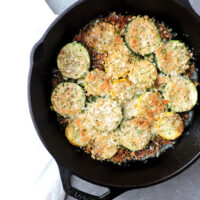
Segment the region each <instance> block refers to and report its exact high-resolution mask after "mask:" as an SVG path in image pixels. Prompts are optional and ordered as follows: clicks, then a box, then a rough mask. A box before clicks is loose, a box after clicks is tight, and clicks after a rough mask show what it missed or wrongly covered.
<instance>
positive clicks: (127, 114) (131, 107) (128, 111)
mask: <svg viewBox="0 0 200 200" xmlns="http://www.w3.org/2000/svg"><path fill="white" fill-rule="evenodd" d="M138 99H139V98H137V97H135V98H133V99H131V100H130V101H127V102H126V103H124V104H123V106H122V108H123V115H124V120H127V119H131V118H133V117H136V116H137V110H138V106H137V105H138Z"/></svg>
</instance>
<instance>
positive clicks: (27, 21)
mask: <svg viewBox="0 0 200 200" xmlns="http://www.w3.org/2000/svg"><path fill="white" fill-rule="evenodd" d="M55 17H56V15H54V14H53V12H52V11H51V10H50V9H49V7H48V6H47V4H46V3H45V1H44V0H31V1H27V0H18V1H15V0H13V1H9V0H8V1H1V7H0V27H1V28H0V69H1V71H0V72H1V75H0V87H1V90H0V91H1V97H0V113H1V115H0V118H1V119H0V126H1V139H0V158H1V164H0V184H1V188H0V191H1V192H0V199H1V200H11V199H17V200H18V199H19V200H32V199H34V200H59V199H63V195H64V193H63V191H62V187H61V185H60V180H59V174H58V170H57V166H56V164H55V163H54V161H53V160H52V159H51V156H50V155H49V154H48V152H47V151H46V150H45V148H44V147H43V145H42V144H41V142H40V140H39V138H38V136H37V134H36V131H35V129H34V127H33V124H32V121H31V118H30V114H29V109H28V101H27V80H28V71H29V65H30V52H31V49H32V46H33V45H34V44H35V43H36V42H37V41H38V40H39V39H40V37H41V36H42V34H43V33H44V32H45V30H46V29H47V27H48V26H49V24H50V23H51V22H52V21H53V20H54V18H55ZM46 169H48V170H46ZM38 180H40V181H38ZM57 184H58V187H55V185H57ZM52 192H53V193H52Z"/></svg>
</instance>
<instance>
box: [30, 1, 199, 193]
mask: <svg viewBox="0 0 200 200" xmlns="http://www.w3.org/2000/svg"><path fill="white" fill-rule="evenodd" d="M86 1H87V0H82V1H78V2H76V3H75V4H73V5H71V6H70V7H69V8H67V9H66V10H65V11H64V12H63V13H62V14H61V15H59V16H58V17H56V19H54V21H53V22H52V23H51V24H50V25H49V27H48V28H47V30H46V31H45V33H44V34H43V35H42V37H41V38H40V39H39V40H38V42H37V43H36V44H35V45H34V46H33V48H32V51H31V54H30V60H31V61H30V68H29V74H28V87H27V92H28V105H29V112H30V115H31V119H32V122H33V124H34V127H35V129H36V132H37V134H38V136H39V138H40V140H41V141H42V143H43V145H44V146H45V148H46V149H47V151H48V152H49V153H50V154H51V155H52V157H53V158H54V159H55V161H56V162H57V164H58V167H59V165H60V164H62V165H63V166H65V167H66V168H68V169H69V170H70V171H72V172H73V173H74V174H75V175H77V176H79V177H80V178H83V179H84V180H86V181H89V182H91V183H94V184H97V185H101V186H105V187H118V188H129V189H131V188H141V187H147V186H150V185H155V184H158V183H161V182H164V181H166V180H168V179H170V178H172V177H174V176H176V175H178V174H180V173H181V172H182V171H184V170H185V169H187V168H188V167H189V166H190V165H191V164H192V163H193V162H194V161H196V160H197V159H198V157H200V152H198V153H197V154H196V155H195V156H194V157H193V158H192V159H191V160H190V161H189V162H187V164H185V165H184V166H183V167H181V168H179V169H178V170H176V171H175V172H173V173H171V174H170V175H168V176H165V177H162V178H160V179H157V180H154V181H151V182H148V183H145V184H138V185H136V184H135V185H134V186H131V185H130V186H127V185H126V186H125V185H120V184H117V185H113V184H108V183H103V182H102V181H98V180H95V179H90V178H88V177H87V176H85V175H83V174H81V173H79V172H78V171H77V170H74V169H73V167H72V166H69V165H66V163H65V162H63V161H62V160H58V159H57V158H56V155H55V154H54V153H53V152H52V151H51V150H50V148H49V147H48V144H47V143H46V141H45V139H44V138H43V137H42V136H41V133H40V130H39V128H38V126H37V123H36V121H35V116H34V114H33V109H32V100H31V93H30V91H31V77H32V71H33V67H34V63H35V62H34V55H35V53H36V52H37V50H38V49H39V47H40V46H41V45H42V43H43V42H44V40H45V38H46V37H47V35H48V33H49V32H50V31H51V29H52V28H53V27H54V26H55V25H56V24H57V23H58V22H59V21H60V20H61V19H62V18H63V17H64V16H65V15H66V14H67V13H68V12H70V11H71V10H72V9H74V8H75V7H77V6H78V5H80V4H82V3H84V2H86ZM169 1H171V2H173V3H174V4H177V5H178V6H179V7H181V8H182V9H183V10H184V11H185V12H187V13H189V14H190V15H191V16H192V17H193V18H195V20H197V21H198V23H199V24H200V17H199V16H198V15H197V14H196V13H195V12H192V11H190V10H189V9H186V8H185V7H184V6H183V5H182V4H181V3H180V2H177V1H175V0H169Z"/></svg>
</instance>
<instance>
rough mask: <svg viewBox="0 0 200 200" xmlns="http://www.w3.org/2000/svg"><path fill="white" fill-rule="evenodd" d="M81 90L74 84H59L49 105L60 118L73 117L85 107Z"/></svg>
mask: <svg viewBox="0 0 200 200" xmlns="http://www.w3.org/2000/svg"><path fill="white" fill-rule="evenodd" d="M85 99H86V98H85V94H84V92H83V89H82V88H81V87H80V86H79V85H77V84H75V83H67V82H65V83H60V84H59V85H57V86H56V88H55V89H54V90H53V92H52V95H51V103H52V106H53V109H54V110H55V111H56V112H57V113H58V114H60V115H62V116H64V117H65V116H73V115H76V114H78V113H80V112H81V110H82V109H83V108H84V106H85Z"/></svg>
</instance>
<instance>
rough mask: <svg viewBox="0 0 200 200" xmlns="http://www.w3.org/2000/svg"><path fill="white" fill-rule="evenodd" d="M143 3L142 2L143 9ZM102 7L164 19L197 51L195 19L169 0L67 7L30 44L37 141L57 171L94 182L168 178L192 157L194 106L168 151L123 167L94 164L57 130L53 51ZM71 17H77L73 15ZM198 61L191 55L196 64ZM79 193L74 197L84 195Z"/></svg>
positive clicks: (123, 184)
mask: <svg viewBox="0 0 200 200" xmlns="http://www.w3.org/2000/svg"><path fill="white" fill-rule="evenodd" d="M144 5H146V6H145V7H144ZM107 11H118V12H122V13H123V12H124V11H128V12H130V13H132V14H148V15H150V16H155V17H156V18H157V19H159V20H161V21H165V22H167V24H168V25H169V26H170V27H172V28H173V29H174V30H175V31H177V32H178V33H186V34H187V35H188V37H185V36H183V35H181V34H180V37H181V39H183V40H184V42H186V44H188V45H189V46H193V47H194V51H195V54H196V55H200V21H199V19H197V18H195V17H194V16H193V15H192V14H190V13H189V12H187V11H186V10H185V9H183V8H181V7H180V6H179V5H177V4H175V3H174V1H172V0H166V1H160V0H152V1H148V0H140V1H136V0H135V1H134V0H124V1H122V0H115V1H111V0H107V1H106V0H96V1H92V0H88V1H86V2H84V3H82V4H80V5H77V6H76V7H74V8H70V9H69V10H68V11H66V12H65V13H64V14H63V15H62V16H61V17H59V19H58V20H56V22H54V23H53V25H52V26H51V27H50V29H49V30H48V31H47V32H46V34H45V35H44V37H43V38H42V39H41V41H40V42H39V43H38V44H37V45H36V46H35V48H34V50H33V54H32V58H33V60H32V68H31V70H30V77H29V101H30V109H31V114H32V117H33V122H34V124H35V127H36V129H37V131H38V134H39V136H40V138H41V140H42V142H43V143H44V145H45V146H46V148H47V149H48V151H49V152H50V153H51V154H52V155H53V157H54V158H55V159H56V160H57V161H59V163H60V172H63V169H65V168H66V167H68V168H69V169H71V170H72V171H73V172H74V173H75V174H77V175H79V176H80V177H82V178H84V179H86V180H89V181H92V182H94V183H97V184H101V185H106V186H109V187H120V188H126V189H130V188H137V187H144V186H148V185H151V184H155V183H158V182H160V181H163V180H165V179H168V178H170V177H172V176H173V175H175V174H177V173H179V172H181V171H182V170H183V169H184V168H185V167H186V166H188V165H189V164H190V163H191V162H192V161H194V160H195V158H197V156H198V155H199V152H200V134H199V133H200V124H199V121H200V112H199V107H198V106H197V107H196V109H195V110H196V114H195V117H194V121H193V125H192V128H191V129H190V130H189V134H187V133H185V134H184V137H183V138H182V139H181V141H180V142H179V143H178V144H177V145H176V147H175V149H171V150H168V151H167V152H166V153H165V154H163V155H162V156H161V157H159V158H157V159H152V160H149V161H148V162H147V163H146V164H143V163H139V162H138V163H135V164H134V165H129V166H125V167H120V166H116V165H113V164H109V163H100V162H99V161H95V160H92V159H91V158H89V157H88V156H87V155H85V154H84V153H83V152H81V151H80V152H77V151H74V147H72V146H71V145H69V144H68V143H67V141H66V139H65V138H64V134H63V132H61V131H60V130H59V129H58V125H57V123H56V120H55V115H54V114H53V113H52V112H51V111H50V109H49V99H50V94H51V86H50V82H51V81H50V80H51V79H50V77H51V69H52V68H53V67H55V65H56V55H57V53H58V51H59V49H60V48H61V47H62V46H63V45H64V44H66V43H67V42H69V41H70V40H71V38H72V36H73V35H74V34H75V33H77V31H78V29H79V28H80V27H81V26H83V25H84V24H86V23H87V22H88V21H89V20H90V19H92V18H93V17H97V16H98V15H99V14H102V13H105V12H107ZM77 16H81V17H79V18H77ZM180 37H179V38H180ZM199 59H200V58H199V57H198V56H197V64H198V60H199ZM61 166H62V167H61ZM62 174H65V173H62ZM66 178H67V177H66ZM62 179H63V177H62ZM63 182H64V179H63ZM64 186H65V189H66V187H68V185H66V184H65V182H64ZM70 189H71V188H70ZM66 190H67V189H66ZM67 191H68V192H70V191H69V190H67ZM122 191H125V190H122ZM122 191H121V192H122ZM71 192H72V195H74V194H75V193H74V192H73V191H71ZM112 192H113V194H114V195H110V197H109V199H111V198H113V197H114V196H116V195H118V194H119V193H120V190H117V192H116V189H115V188H112V190H111V193H112ZM84 195H85V194H82V196H81V195H78V196H76V197H77V198H79V199H84ZM85 198H86V197H85ZM88 199H95V197H93V196H91V197H90V198H88ZM105 199H106V198H105ZM107 199H108V198H107Z"/></svg>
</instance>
